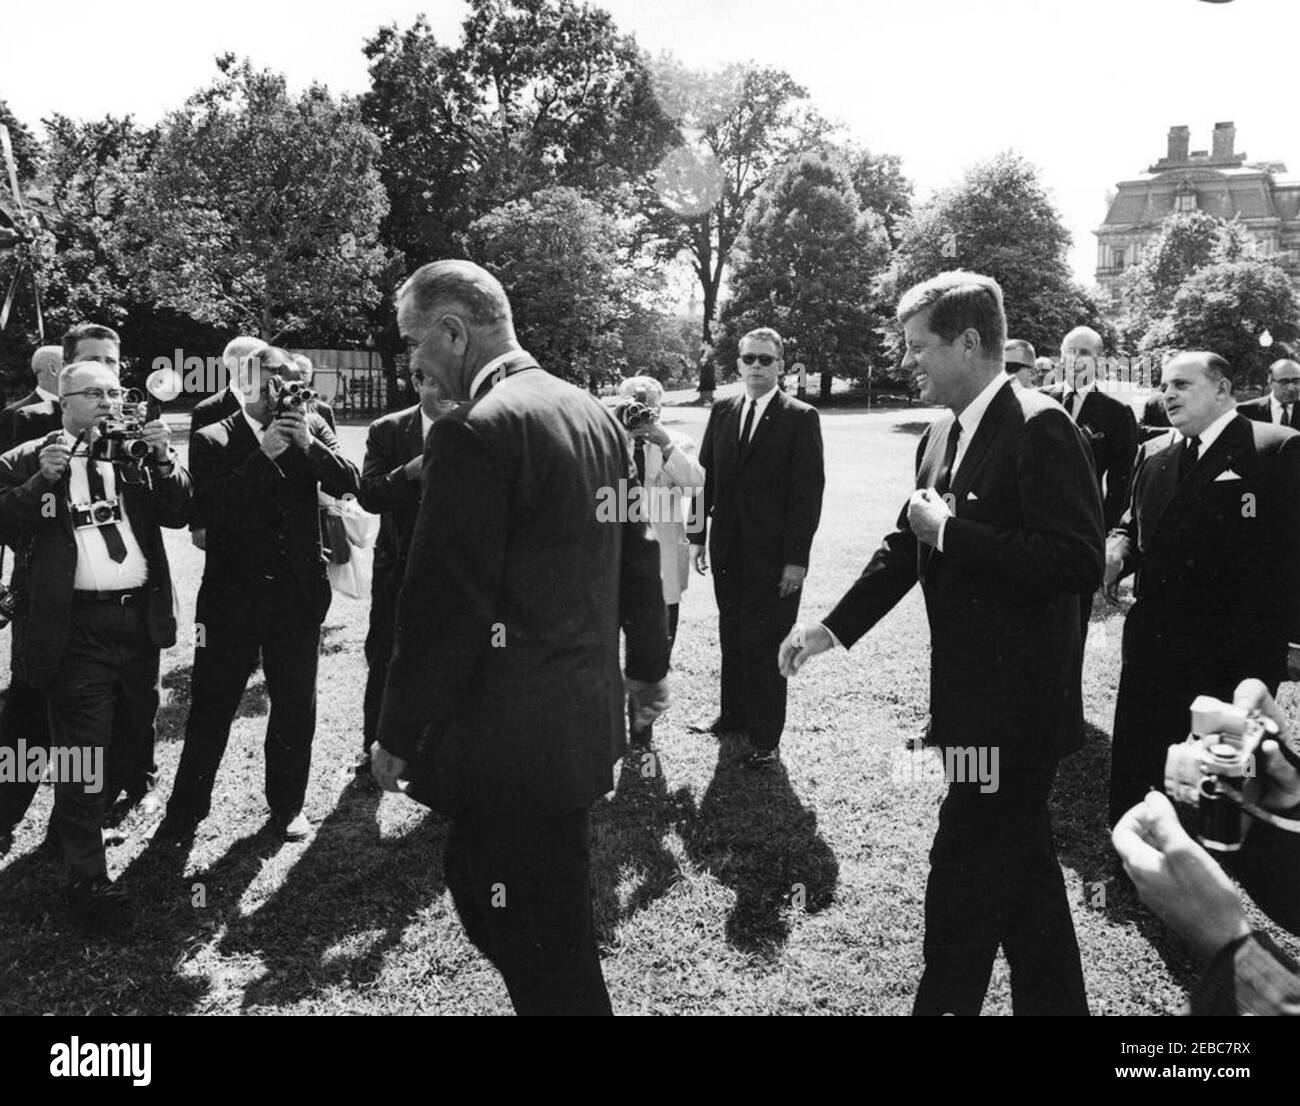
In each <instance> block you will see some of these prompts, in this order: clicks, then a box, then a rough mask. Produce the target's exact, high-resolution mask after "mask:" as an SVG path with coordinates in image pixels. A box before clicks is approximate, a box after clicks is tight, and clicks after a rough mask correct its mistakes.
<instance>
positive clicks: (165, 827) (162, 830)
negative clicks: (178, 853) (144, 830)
mask: <svg viewBox="0 0 1300 1106" xmlns="http://www.w3.org/2000/svg"><path fill="white" fill-rule="evenodd" d="M198 828H199V819H197V818H191V817H190V816H189V815H186V814H173V813H171V812H170V811H169V812H168V813H167V815H166V816H165V817H164V818H163V820H162V821H161V822H159V823H158V828H157V829H155V830H154V831H153V833H152V834H151V835H150V838H149V839H150V840H151V841H152V842H153V843H154V844H155V845H180V844H183V843H184V842H187V841H192V840H193V839H194V835H195V833H197V832H198Z"/></svg>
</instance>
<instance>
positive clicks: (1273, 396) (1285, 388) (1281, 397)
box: [1237, 357, 1300, 430]
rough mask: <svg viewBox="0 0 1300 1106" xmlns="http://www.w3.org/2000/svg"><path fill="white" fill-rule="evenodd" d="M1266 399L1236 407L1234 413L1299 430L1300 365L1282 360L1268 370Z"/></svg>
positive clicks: (1288, 359)
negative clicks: (1269, 385) (1268, 383)
mask: <svg viewBox="0 0 1300 1106" xmlns="http://www.w3.org/2000/svg"><path fill="white" fill-rule="evenodd" d="M1268 376H1269V381H1270V382H1271V384H1272V388H1271V389H1270V391H1269V393H1268V395H1266V396H1260V397H1259V399H1251V400H1247V401H1246V402H1245V403H1239V404H1237V411H1238V412H1239V413H1241V414H1243V415H1245V416H1246V418H1248V419H1251V420H1252V421H1254V422H1271V423H1272V424H1273V425H1274V426H1289V427H1291V429H1292V430H1300V361H1293V360H1292V359H1291V358H1289V357H1283V358H1281V359H1279V360H1277V361H1274V362H1273V364H1271V365H1270V366H1269V367H1268Z"/></svg>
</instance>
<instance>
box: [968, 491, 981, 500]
mask: <svg viewBox="0 0 1300 1106" xmlns="http://www.w3.org/2000/svg"><path fill="white" fill-rule="evenodd" d="M977 499H979V496H977V495H976V494H975V493H974V492H967V493H966V502H967V503H974V502H975V500H977Z"/></svg>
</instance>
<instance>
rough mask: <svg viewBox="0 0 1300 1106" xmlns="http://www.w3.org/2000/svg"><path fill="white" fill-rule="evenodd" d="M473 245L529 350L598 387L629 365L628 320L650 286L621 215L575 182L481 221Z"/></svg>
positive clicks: (554, 368) (470, 249) (473, 229)
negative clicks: (626, 240) (624, 329)
mask: <svg viewBox="0 0 1300 1106" xmlns="http://www.w3.org/2000/svg"><path fill="white" fill-rule="evenodd" d="M465 244H466V251H467V253H468V254H469V256H470V257H472V258H473V259H474V260H476V261H478V262H479V263H480V264H481V265H483V267H484V268H486V269H487V270H488V271H489V272H491V273H492V274H493V275H494V276H496V277H497V279H499V280H500V281H501V283H502V285H503V286H504V287H505V290H506V293H507V294H508V295H509V297H510V304H511V307H512V309H513V313H514V321H515V327H516V329H517V330H518V332H519V333H520V335H521V336H522V338H523V340H524V343H525V344H526V346H527V347H528V350H529V352H530V353H532V354H533V356H535V357H536V358H537V359H538V361H539V362H540V363H541V364H542V365H544V366H545V367H546V368H547V369H549V370H550V371H551V372H553V373H555V374H556V375H557V376H561V377H564V378H565V379H568V380H574V381H580V382H585V383H586V384H588V385H589V386H591V387H593V388H594V387H595V385H597V384H598V383H600V382H602V381H604V380H607V379H609V378H611V377H614V376H616V375H621V374H620V372H619V370H620V369H621V368H622V367H623V366H624V364H625V361H624V358H623V351H622V342H621V340H620V334H619V332H620V326H621V323H622V322H623V321H624V320H625V319H627V318H628V317H629V315H630V314H631V313H632V311H633V310H634V305H635V304H636V302H637V300H638V297H639V296H642V295H644V293H645V292H646V291H647V288H648V281H649V276H648V274H643V273H639V272H638V271H637V270H636V268H635V267H634V266H633V265H632V264H631V263H630V262H629V259H628V258H627V256H626V254H625V252H624V250H623V248H622V236H621V233H620V229H619V226H618V223H617V221H616V219H615V218H614V217H613V216H612V215H609V214H607V213H606V212H604V211H602V210H601V208H600V207H599V205H597V204H596V203H595V202H593V201H592V200H590V199H588V198H586V197H584V196H583V195H582V194H581V193H579V192H578V191H577V190H575V189H572V188H547V189H543V190H542V191H540V192H537V193H535V194H534V195H532V196H530V197H529V198H527V199H523V200H512V201H511V202H510V203H507V204H503V205H502V206H501V207H499V208H497V209H495V210H494V211H490V212H488V214H486V215H484V216H482V217H481V218H479V219H476V220H475V221H474V223H473V224H472V225H471V226H470V229H469V233H468V234H467V235H466V243H465Z"/></svg>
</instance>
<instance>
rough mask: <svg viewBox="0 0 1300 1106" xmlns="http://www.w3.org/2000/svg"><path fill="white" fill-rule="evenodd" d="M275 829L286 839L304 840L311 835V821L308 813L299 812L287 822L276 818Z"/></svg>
mask: <svg viewBox="0 0 1300 1106" xmlns="http://www.w3.org/2000/svg"><path fill="white" fill-rule="evenodd" d="M274 825H275V830H276V832H277V833H278V834H280V836H281V837H283V838H284V839H285V840H286V841H302V840H305V839H306V838H308V837H310V836H311V823H310V822H309V821H307V815H305V814H303V813H301V812H299V813H298V814H295V815H294V816H293V817H292V818H290V819H289V820H288V821H287V822H285V821H282V820H280V819H279V818H276V819H274Z"/></svg>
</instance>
